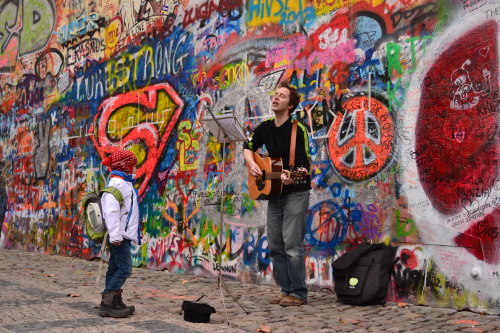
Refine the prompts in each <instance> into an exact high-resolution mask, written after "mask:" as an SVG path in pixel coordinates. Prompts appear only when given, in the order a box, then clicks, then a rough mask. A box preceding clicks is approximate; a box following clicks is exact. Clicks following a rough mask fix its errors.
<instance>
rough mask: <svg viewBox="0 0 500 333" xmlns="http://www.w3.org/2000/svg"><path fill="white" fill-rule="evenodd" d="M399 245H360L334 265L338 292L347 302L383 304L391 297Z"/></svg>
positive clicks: (336, 290) (342, 299)
mask: <svg viewBox="0 0 500 333" xmlns="http://www.w3.org/2000/svg"><path fill="white" fill-rule="evenodd" d="M396 250H397V248H396V247H392V246H390V245H389V246H388V245H385V244H368V243H363V244H359V245H358V246H356V247H355V248H353V249H352V250H350V251H349V252H346V253H344V254H343V255H341V256H340V257H338V258H337V259H336V260H335V261H334V262H333V264H332V267H333V278H334V281H335V286H334V291H335V293H336V294H337V297H338V298H339V300H340V301H342V302H343V303H346V304H355V305H373V304H382V303H383V302H384V301H385V297H386V296H387V290H388V288H389V280H390V277H391V272H392V268H393V260H394V256H395V254H396Z"/></svg>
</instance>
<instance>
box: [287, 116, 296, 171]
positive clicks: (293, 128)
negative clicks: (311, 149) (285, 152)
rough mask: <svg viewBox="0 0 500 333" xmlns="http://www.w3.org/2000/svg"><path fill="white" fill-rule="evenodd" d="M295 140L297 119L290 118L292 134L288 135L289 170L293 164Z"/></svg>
mask: <svg viewBox="0 0 500 333" xmlns="http://www.w3.org/2000/svg"><path fill="white" fill-rule="evenodd" d="M296 141H297V120H292V136H291V137H290V162H289V163H288V165H289V167H290V171H292V169H293V167H294V164H295V144H296Z"/></svg>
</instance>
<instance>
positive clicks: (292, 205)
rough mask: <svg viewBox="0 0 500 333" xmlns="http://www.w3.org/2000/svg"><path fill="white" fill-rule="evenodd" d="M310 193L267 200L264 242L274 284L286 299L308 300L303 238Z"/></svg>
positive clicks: (286, 195)
mask: <svg viewBox="0 0 500 333" xmlns="http://www.w3.org/2000/svg"><path fill="white" fill-rule="evenodd" d="M308 208H309V191H303V192H294V193H289V194H285V195H282V196H279V197H276V198H273V199H270V200H269V203H268V206H267V240H268V244H269V254H270V257H271V261H272V263H273V274H274V278H275V279H276V282H277V283H278V284H279V286H280V287H281V292H282V293H283V294H285V295H292V296H295V297H297V298H300V299H307V285H306V267H305V261H304V235H305V231H306V217H307V209H308Z"/></svg>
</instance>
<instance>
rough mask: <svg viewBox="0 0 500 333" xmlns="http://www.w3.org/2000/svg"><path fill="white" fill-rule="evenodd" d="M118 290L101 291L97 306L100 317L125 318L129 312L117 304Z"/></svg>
mask: <svg viewBox="0 0 500 333" xmlns="http://www.w3.org/2000/svg"><path fill="white" fill-rule="evenodd" d="M118 293H119V292H116V291H110V292H107V293H102V301H101V305H100V306H99V316H101V317H113V318H125V317H126V316H128V314H129V310H128V309H122V308H121V307H120V305H119V304H118V300H119V299H120V296H119V294H118Z"/></svg>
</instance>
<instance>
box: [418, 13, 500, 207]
mask: <svg viewBox="0 0 500 333" xmlns="http://www.w3.org/2000/svg"><path fill="white" fill-rule="evenodd" d="M497 36H498V26H497V23H496V22H495V21H488V22H486V23H484V24H482V25H480V26H478V27H477V28H474V29H472V30H470V31H467V32H466V33H464V34H463V36H462V37H460V38H459V39H457V40H456V41H455V42H453V43H452V44H451V45H450V46H448V48H446V49H445V50H444V51H443V52H441V54H440V55H439V57H437V60H436V61H435V62H434V64H433V65H432V67H431V68H430V70H429V71H428V72H427V74H426V76H425V78H424V80H423V85H422V95H421V99H420V111H419V116H418V120H417V126H416V144H415V148H416V151H415V158H416V160H417V167H418V173H419V178H420V181H421V184H422V187H423V189H424V191H425V193H426V194H427V196H428V197H429V199H430V201H431V202H432V204H433V206H434V207H435V208H436V209H437V210H438V211H439V212H441V213H443V214H446V215H452V214H456V213H458V212H460V211H463V210H467V211H468V212H471V211H473V210H475V209H477V208H478V207H477V206H479V205H480V204H479V203H478V198H480V197H484V196H487V195H488V193H489V191H491V188H492V186H493V184H494V183H495V180H496V178H497V176H498V170H497V166H498V156H499V150H500V145H499V138H498V136H496V135H495V133H496V130H497V126H498V116H499V115H498V110H499V109H498V89H499V88H498V81H499V80H498V57H499V55H498V45H497Z"/></svg>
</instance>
